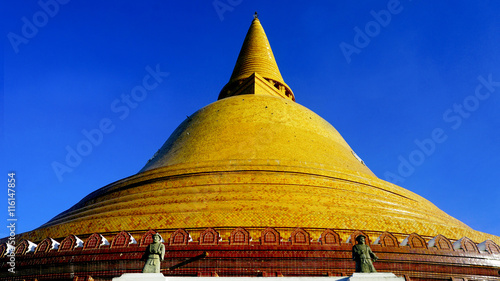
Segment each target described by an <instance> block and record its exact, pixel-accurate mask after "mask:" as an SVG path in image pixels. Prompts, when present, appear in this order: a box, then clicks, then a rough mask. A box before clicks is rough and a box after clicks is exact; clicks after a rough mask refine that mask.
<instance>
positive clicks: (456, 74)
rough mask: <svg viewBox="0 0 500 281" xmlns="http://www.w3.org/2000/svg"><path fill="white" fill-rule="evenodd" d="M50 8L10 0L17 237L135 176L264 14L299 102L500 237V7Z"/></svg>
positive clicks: (9, 138) (7, 63)
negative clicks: (106, 187) (74, 154)
mask: <svg viewBox="0 0 500 281" xmlns="http://www.w3.org/2000/svg"><path fill="white" fill-rule="evenodd" d="M214 2H215V3H216V5H217V9H216V8H215V7H214ZM311 2H312V1H311ZM41 3H49V4H47V5H45V6H44V5H42V6H44V7H42V6H40V5H39V4H38V3H37V1H8V2H4V3H3V4H2V5H3V8H2V11H3V15H2V17H1V18H2V21H4V22H3V24H2V27H3V30H2V34H3V53H4V56H3V64H4V67H3V69H2V70H3V87H2V89H3V91H2V98H1V99H0V100H1V102H2V106H1V107H0V108H1V110H2V118H3V120H2V131H1V133H2V156H1V159H2V160H1V171H2V173H4V175H2V177H3V178H4V179H5V182H4V184H3V187H2V188H3V189H4V191H3V192H1V194H3V195H2V196H4V199H1V198H0V200H1V201H2V203H1V205H0V208H1V209H3V210H0V214H1V215H0V217H4V218H6V217H7V192H6V189H7V183H6V182H7V181H6V179H7V172H9V171H15V172H16V177H17V187H16V190H17V193H16V203H17V204H16V207H17V208H16V215H17V218H18V222H17V223H18V224H17V226H18V228H17V231H18V232H24V231H29V230H31V229H34V228H36V227H38V226H40V225H41V224H43V223H45V222H47V221H48V220H50V219H51V218H52V217H54V216H55V215H57V214H58V213H60V212H62V211H64V210H66V209H68V208H70V207H71V206H72V205H73V204H75V203H76V202H78V201H79V200H80V199H81V198H83V197H84V196H85V195H87V194H88V193H90V192H91V191H93V190H96V189H98V188H100V187H102V186H104V185H107V184H109V183H112V182H114V181H116V180H119V179H121V178H124V177H127V176H130V175H133V174H135V173H137V172H138V171H139V170H140V169H141V168H142V167H143V165H144V164H145V163H146V161H147V160H148V159H149V158H150V157H151V156H152V155H153V154H154V153H155V152H156V150H157V149H158V148H160V147H161V145H162V144H163V142H164V141H165V140H166V139H167V138H168V136H169V135H170V134H171V132H172V131H173V130H174V129H175V128H176V127H177V125H178V124H180V122H181V121H182V120H184V119H185V118H186V115H190V114H192V113H193V112H195V111H196V110H198V109H200V108H201V107H203V106H205V105H207V104H209V103H211V102H214V101H215V100H216V99H217V95H218V93H219V91H220V89H221V88H222V87H223V86H224V85H225V83H226V82H227V81H228V79H229V77H230V75H231V72H232V68H233V66H234V63H235V61H236V58H237V55H238V52H239V49H240V47H241V44H242V42H243V39H244V37H245V34H246V31H247V29H248V27H249V26H250V23H251V20H252V15H253V13H254V11H258V13H259V15H260V16H259V18H260V20H261V23H262V25H263V27H264V29H265V31H266V33H267V36H268V38H269V41H270V43H271V46H272V48H273V52H274V55H275V57H276V60H277V62H278V65H279V67H280V70H281V73H282V75H283V77H284V79H285V81H286V83H287V84H288V85H289V86H290V87H291V88H292V90H293V91H294V93H295V95H296V98H297V102H298V103H300V104H302V105H304V106H306V107H308V108H310V109H311V110H313V111H315V112H316V113H318V114H319V115H320V116H322V117H323V118H324V119H326V120H327V121H328V122H330V123H331V124H332V125H333V126H334V127H335V128H336V129H337V130H338V131H339V132H340V133H341V134H342V135H343V137H344V138H345V139H346V141H347V142H348V143H349V144H350V145H351V147H352V148H353V149H354V151H356V153H357V154H358V155H359V156H360V157H361V158H363V160H364V161H365V162H366V164H367V165H368V167H370V168H371V170H372V171H373V172H374V173H375V174H376V175H377V176H379V177H380V178H382V179H386V178H387V175H389V174H391V175H392V178H391V181H393V182H394V183H396V184H398V185H400V186H403V187H405V188H407V189H409V190H411V191H413V192H415V193H417V194H419V195H421V196H423V197H425V198H427V199H428V200H430V201H431V202H433V203H434V204H435V205H437V206H438V207H439V208H441V209H442V210H444V211H445V212H446V213H448V214H450V215H452V216H453V217H455V218H457V219H459V220H461V221H463V222H464V223H466V224H468V225H469V226H471V227H472V228H474V229H476V230H480V231H483V232H487V233H491V234H495V235H500V223H499V218H500V208H499V207H498V206H500V189H499V188H498V185H499V182H500V173H499V172H498V170H499V166H500V165H499V159H500V146H499V143H500V130H499V127H500V110H499V108H500V68H499V65H500V52H499V46H500V17H499V16H498V15H499V14H500V2H499V1H458V2H457V1H422V0H413V1H410V0H401V1H399V2H398V1H394V0H390V1H389V0H381V1H314V4H311V3H306V2H305V1H249V0H231V1H229V0H220V1H213V0H207V1H159V0H158V1H149V0H144V1H78V0H71V1H68V0H64V1H63V0H59V2H55V0H41ZM54 3H57V5H54ZM382 10H384V11H382ZM389 16H390V18H389ZM147 67H149V68H150V70H149V71H148V70H147V69H146V68H147ZM157 68H158V69H157ZM155 71H156V72H161V73H160V74H161V75H159V76H157V77H156V78H157V79H156V80H151V79H150V80H147V81H146V82H147V83H148V84H147V86H148V90H147V92H146V93H145V94H144V93H141V92H138V91H137V89H139V88H137V86H141V85H143V78H144V77H145V76H146V75H148V74H149V73H150V72H155ZM166 72H168V73H169V74H168V76H167V75H166V74H165V73H166ZM132 91H134V93H135V94H136V98H137V100H136V101H134V100H131V101H125V100H122V98H121V96H122V95H124V94H125V95H130V94H131V92H132ZM101 123H102V124H101ZM101 127H102V128H101ZM97 129H99V130H101V131H105V132H103V133H102V137H101V136H99V134H95V132H96V131H95V130H97ZM83 130H86V132H89V134H91V135H92V133H94V134H93V137H94V139H93V143H91V142H85V141H86V139H87V137H86V136H85V134H84V133H82V131H83ZM431 142H432V143H431ZM417 143H420V145H418V144H417ZM89 144H90V146H89ZM85 145H87V146H85ZM78 148H79V149H80V152H81V153H83V154H85V155H84V156H81V159H76V158H74V157H73V158H71V157H69V158H68V159H66V157H67V154H68V149H69V150H70V151H71V150H75V151H76V150H77V149H78ZM55 162H57V163H59V164H61V165H66V166H67V167H68V170H63V171H64V172H61V171H60V172H59V177H58V175H57V173H56V172H54V168H53V165H54V163H55ZM69 164H71V165H69ZM61 167H62V166H60V167H59V168H61ZM69 169H71V171H70V170H69ZM394 176H397V177H394ZM2 206H3V207H2ZM7 234H8V233H7V232H6V228H5V227H3V228H2V227H0V236H2V237H5V236H7ZM477 242H481V241H477Z"/></svg>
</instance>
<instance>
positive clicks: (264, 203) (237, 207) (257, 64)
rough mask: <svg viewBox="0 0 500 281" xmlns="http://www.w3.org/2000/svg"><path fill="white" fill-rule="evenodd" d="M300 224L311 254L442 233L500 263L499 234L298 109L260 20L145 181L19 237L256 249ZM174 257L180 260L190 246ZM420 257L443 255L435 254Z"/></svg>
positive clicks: (118, 185) (133, 180)
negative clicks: (439, 203)
mask: <svg viewBox="0 0 500 281" xmlns="http://www.w3.org/2000/svg"><path fill="white" fill-rule="evenodd" d="M299 228H300V230H301V231H302V232H301V233H303V235H306V236H307V237H308V238H307V239H305V243H306V244H304V245H308V246H307V247H313V246H314V245H316V244H314V243H319V244H318V245H323V244H324V243H325V239H324V237H323V236H324V235H325V233H326V232H325V231H331V232H332V233H333V232H336V233H338V236H339V239H340V240H339V241H337V242H338V247H341V248H339V249H343V251H347V252H348V251H349V249H350V248H348V247H347V246H345V245H344V243H345V242H347V243H352V241H353V240H352V239H351V236H352V235H353V234H352V233H353V232H356V231H361V232H363V233H364V234H366V235H367V236H368V238H369V240H370V241H371V242H372V243H375V244H376V243H377V241H379V240H377V238H380V237H382V238H383V237H388V236H387V235H389V234H390V237H391V239H393V241H395V242H391V243H392V244H391V247H409V246H408V245H410V244H411V243H410V244H408V243H409V242H408V237H414V236H415V235H416V236H418V237H419V239H420V240H419V241H423V242H422V243H421V244H422V245H421V248H422V249H425V250H426V251H427V249H428V248H429V249H430V248H432V247H434V244H435V241H436V240H435V239H436V237H437V238H439V239H441V238H444V239H447V240H446V241H448V242H447V243H448V244H449V245H451V244H450V243H454V244H453V245H452V246H450V247H451V248H450V247H448V248H447V250H449V251H456V250H457V249H462V248H463V249H465V250H463V249H462V250H463V251H466V250H467V251H469V250H470V249H469V248H467V247H468V246H467V245H473V246H471V247H472V248H474V247H475V248H474V249H473V250H474V254H473V255H480V250H481V249H483V248H484V247H483V248H481V247H479V248H478V246H477V245H479V243H481V242H483V241H489V242H487V243H486V244H487V245H489V246H488V247H490V248H484V249H486V250H484V249H483V252H485V251H486V252H488V253H489V254H491V255H488V259H489V260H492V261H491V262H490V263H488V264H487V266H489V267H488V268H490V269H491V268H493V269H494V268H497V269H498V267H500V247H498V245H497V244H500V237H497V236H493V235H489V234H485V233H482V232H479V231H475V230H473V229H471V228H470V227H468V226H467V225H465V224H464V223H462V222H460V221H458V220H457V219H455V218H453V217H451V216H449V215H447V214H446V213H444V212H443V211H441V210H440V209H438V208H437V207H436V206H435V205H433V204H432V203H430V202H429V201H427V200H426V199H424V198H422V197H421V196H419V195H417V194H415V193H413V192H411V191H409V190H406V189H404V188H402V187H399V186H396V185H394V184H391V183H389V182H386V181H384V180H381V179H379V178H378V177H376V176H375V175H374V174H373V173H372V172H371V171H370V169H369V168H368V167H367V166H366V165H365V164H364V162H363V161H362V160H361V159H360V158H359V157H358V156H357V155H356V153H355V152H354V151H353V150H352V149H351V148H350V147H349V145H348V144H347V143H346V141H345V140H344V139H343V138H342V136H341V135H340V134H339V132H338V131H337V130H336V129H335V128H334V127H333V126H332V125H330V124H329V123H328V122H327V121H326V120H324V119H323V118H321V117H320V116H318V115H317V114H315V113H314V112H313V111H311V110H309V109H307V108H305V107H304V106H301V105H300V104H298V103H296V102H295V95H294V93H293V92H292V90H291V88H290V87H289V86H288V85H287V84H286V83H285V81H284V79H283V77H282V76H281V73H280V71H279V69H278V65H277V63H276V61H275V58H274V55H273V52H272V50H271V47H270V45H269V42H268V39H267V37H266V34H265V32H264V29H263V28H262V26H261V23H260V21H259V19H258V18H254V20H253V21H252V24H251V26H250V28H249V31H248V33H247V35H246V37H245V40H244V42H243V46H242V48H241V51H240V54H239V56H238V59H237V61H236V66H235V68H234V70H233V73H232V75H231V78H230V79H229V82H228V83H227V84H226V85H225V86H224V87H223V89H222V90H221V92H220V94H219V98H218V100H217V101H216V102H214V103H212V104H209V105H207V106H205V107H203V108H202V109H200V110H198V111H197V112H195V113H193V114H192V115H190V116H189V117H188V118H187V119H186V120H185V121H184V122H182V123H181V124H180V125H179V127H178V128H177V129H176V130H175V131H174V132H173V133H172V134H171V136H170V137H169V138H168V140H167V141H166V142H165V144H164V145H163V146H162V147H161V148H160V149H159V150H158V152H157V153H156V154H155V155H154V156H153V157H152V158H151V159H150V160H149V161H148V163H147V164H146V165H145V166H144V167H143V168H142V169H141V170H140V171H139V173H137V174H136V175H133V176H130V177H128V178H125V179H122V180H119V181H117V182H114V183H112V184H109V185H107V186H104V187H102V188H100V189H99V190H97V191H95V192H93V193H91V194H89V195H88V196H87V197H85V198H83V199H82V200H81V201H80V202H79V203H77V204H76V205H75V206H73V207H72V208H70V209H69V210H67V211H65V212H63V213H61V214H59V215H58V216H56V217H55V218H53V219H52V220H50V221H49V222H47V223H46V224H44V225H42V226H41V227H40V228H38V229H36V230H33V231H31V232H28V233H25V234H23V235H22V238H23V239H25V240H29V241H38V242H40V241H42V240H43V241H45V240H44V239H47V238H48V237H50V238H51V239H55V240H59V241H60V240H62V239H65V237H69V236H70V235H74V236H78V237H80V238H86V237H91V236H92V235H93V234H95V233H100V234H103V235H104V236H108V237H112V236H114V235H116V234H118V233H121V232H123V231H126V232H127V233H131V234H143V233H145V232H147V231H148V230H155V231H157V232H159V233H161V234H162V235H163V237H164V238H165V241H167V243H170V244H171V245H175V243H176V242H175V241H176V240H175V239H176V238H175V235H174V234H175V233H177V232H176V230H178V229H180V230H182V231H184V232H183V233H189V235H190V237H191V238H194V239H195V240H194V242H189V241H184V242H182V243H183V244H182V245H185V247H188V246H189V245H191V244H190V243H195V242H196V239H198V240H197V241H199V242H196V243H199V245H203V241H204V240H203V239H202V237H204V236H203V235H204V234H205V233H206V231H207V229H210V231H212V232H211V233H216V235H218V236H219V239H215V240H213V241H214V242H213V243H215V244H213V245H226V244H224V243H227V245H231V243H234V240H233V241H231V238H230V237H233V236H232V235H233V234H234V230H235V229H244V230H245V231H247V234H248V235H249V236H250V237H252V238H254V240H251V241H254V242H255V243H257V242H256V241H258V240H259V237H264V236H265V235H264V233H267V232H265V231H267V230H268V229H273V230H274V231H275V232H276V233H278V232H279V237H281V238H279V237H278V238H279V239H278V241H277V242H276V241H275V240H273V241H275V242H276V243H278V244H276V245H278V246H279V245H288V244H286V243H288V242H287V240H286V239H287V238H289V237H290V239H289V240H288V241H292V242H290V243H292V244H291V245H292V246H293V245H294V244H293V243H294V241H295V242H296V240H294V239H292V238H293V237H294V235H295V234H296V233H297V229H299ZM266 229H267V230H266ZM242 233H243V232H242ZM387 233H389V234H387ZM247 234H245V235H247ZM169 235H171V240H167V239H166V238H167V236H169ZM381 235H382V236H381ZM384 235H386V236H384ZM412 235H414V236H412ZM266 237H267V236H266ZM322 237H323V238H322ZM283 238H284V239H283ZM464 238H465V240H463V239H464ZM110 239H111V238H110ZM245 239H246V238H245ZM261 239H264V240H265V239H266V238H265V237H264V238H261ZM280 239H282V241H283V242H280ZM321 239H323V240H321ZM432 239H434V240H432ZM174 240H175V241H174ZM264 240H261V242H262V241H264ZM168 241H170V242H168ZM219 241H220V242H219ZM242 241H243V240H242ZM244 241H246V242H245V243H246V244H245V245H251V243H252V242H251V241H250V240H249V239H246V240H244ZM249 241H250V242H249ZM297 241H298V240H297ZM311 241H312V242H311ZM315 241H319V242H315ZM340 241H343V242H342V243H341V242H340ZM374 241H375V242H374ZM384 241H385V240H384ZM405 241H406V242H405ZM443 241H445V240H443ZM450 241H451V242H450ZM464 241H465V242H467V241H468V242H470V243H469V244H467V245H466V244H464V243H465V242H464ZM337 242H336V243H337ZM410 242H411V241H410ZM48 243H50V242H48ZM130 243H131V242H130ZM262 243H264V242H262ZM280 243H281V244H280ZM296 243H298V242H296ZM311 243H312V244H311ZM384 243H385V242H384ZM405 243H407V244H405ZM457 243H458V244H457ZM471 243H472V244H471ZM448 244H447V245H448ZM486 244H485V245H486ZM197 245H198V244H197ZM227 245H226V246H227ZM311 245H313V246H311ZM335 245H337V244H335ZM383 245H385V244H383ZM411 245H413V244H411ZM415 245H416V244H415ZM464 245H465V246H464ZM278 246H277V247H278ZM292 246H290V247H292ZM111 247H113V244H112V245H111ZM199 247H201V246H199ZM221 247H222V246H221ZM224 247H225V246H224ZM228 247H229V246H228ZM279 247H285V246H279ZM304 247H306V246H304ZM307 247H306V248H304V249H303V250H307V249H309V248H307ZM314 247H319V246H314ZM314 247H313V248H314ZM332 247H333V246H332ZM342 247H344V248H345V249H344V248H342ZM346 247H347V248H346ZM411 247H414V246H411ZM415 247H416V246H415ZM419 247H420V246H419ZM461 247H462V248H461ZM485 247H486V246H485ZM472 248H471V249H472ZM176 249H177V248H176ZM186 249H187V248H186ZM200 249H201V248H200ZM253 249H256V248H253ZM280 249H281V248H280ZM314 249H316V248H314ZM329 249H330V248H329ZM331 249H333V248H331ZM478 249H479V250H478ZM487 249H490V250H487ZM316 250H318V249H316ZM172 251H173V250H172ZM177 251H179V255H180V256H179V257H183V256H182V255H184V254H181V252H182V251H184V250H180V249H177ZM283 251H285V248H283ZM422 251H424V250H422ZM495 251H498V252H495ZM167 252H169V250H168V249H167ZM172 253H173V252H172ZM182 253H185V252H182ZM395 253H396V252H395ZM401 253H402V252H401ZM405 253H406V252H405ZM408 253H409V252H408ZM422 253H425V254H426V255H429V256H428V259H429V260H430V259H431V258H433V257H434V256H432V255H431V254H432V251H431V252H430V254H429V253H428V252H422ZM276 255H278V254H276ZM450 255H451V257H455V256H454V254H453V253H451V254H450ZM471 255H472V254H471ZM490 256H493V257H494V258H493V259H491V257H490ZM176 257H177V256H176ZM474 257H475V258H477V259H479V258H481V257H482V256H479V257H476V256H474ZM344 258H345V257H344ZM172 259H173V258H172ZM387 259H390V258H387ZM415 259H417V258H415ZM172 262H173V261H172ZM430 263H432V262H430ZM434 263H436V261H434ZM343 266H345V265H343ZM484 266H486V265H484ZM484 266H483V267H484ZM493 269H492V270H493ZM318 270H319V269H318ZM339 270H340V269H339ZM401 270H403V269H401ZM396 271H397V270H396ZM407 271H411V270H410V269H408V270H407ZM318 272H320V270H319V271H318ZM339 272H340V271H339ZM482 274H485V273H482Z"/></svg>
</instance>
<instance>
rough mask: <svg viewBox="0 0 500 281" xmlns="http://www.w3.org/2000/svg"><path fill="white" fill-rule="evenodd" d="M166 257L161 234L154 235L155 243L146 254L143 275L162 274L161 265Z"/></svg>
mask: <svg viewBox="0 0 500 281" xmlns="http://www.w3.org/2000/svg"><path fill="white" fill-rule="evenodd" d="M164 257H165V245H163V243H162V242H161V237H160V234H158V233H156V234H154V235H153V243H151V244H149V246H148V247H147V248H146V252H145V253H144V256H143V259H145V260H146V264H145V265H144V268H143V269H142V273H160V264H161V262H162V261H163V258H164Z"/></svg>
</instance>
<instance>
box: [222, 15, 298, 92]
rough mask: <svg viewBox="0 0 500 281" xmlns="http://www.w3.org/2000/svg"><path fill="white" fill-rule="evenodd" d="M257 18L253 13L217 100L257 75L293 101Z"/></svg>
mask: <svg viewBox="0 0 500 281" xmlns="http://www.w3.org/2000/svg"><path fill="white" fill-rule="evenodd" d="M257 17H258V14H257V12H255V15H254V20H253V21H252V24H251V25H250V28H249V29H248V32H247V35H246V36H245V40H244V41H243V46H241V50H240V54H239V55H238V59H237V60H236V64H235V66H234V69H233V73H232V74H231V78H229V82H228V83H227V84H226V86H224V88H222V90H221V92H220V93H219V99H223V98H226V97H229V96H232V95H233V94H234V93H235V91H236V89H238V88H239V87H240V86H241V83H242V81H243V80H245V79H247V78H249V77H250V76H251V75H253V74H254V73H257V74H258V75H260V76H262V77H263V78H264V79H266V80H267V81H268V82H269V83H271V84H272V85H274V87H275V88H277V89H279V91H282V92H283V93H285V95H286V97H287V98H289V99H291V100H293V101H295V97H294V95H293V92H292V90H291V89H290V87H288V85H286V83H285V81H283V77H282V76H281V73H280V70H279V68H278V64H277V63H276V60H275V59H274V55H273V51H272V50H271V46H270V45H269V41H268V40H267V36H266V33H265V32H264V28H262V25H261V24H260V20H258V18H257Z"/></svg>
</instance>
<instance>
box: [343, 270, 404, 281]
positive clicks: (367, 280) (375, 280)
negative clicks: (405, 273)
mask: <svg viewBox="0 0 500 281" xmlns="http://www.w3.org/2000/svg"><path fill="white" fill-rule="evenodd" d="M347 280H349V281H379V280H380V281H383V280H387V281H390V280H394V281H399V280H402V281H404V280H405V279H404V278H402V277H397V276H396V275H394V273H386V272H376V273H353V274H352V276H351V277H349V278H348V279H347Z"/></svg>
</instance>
